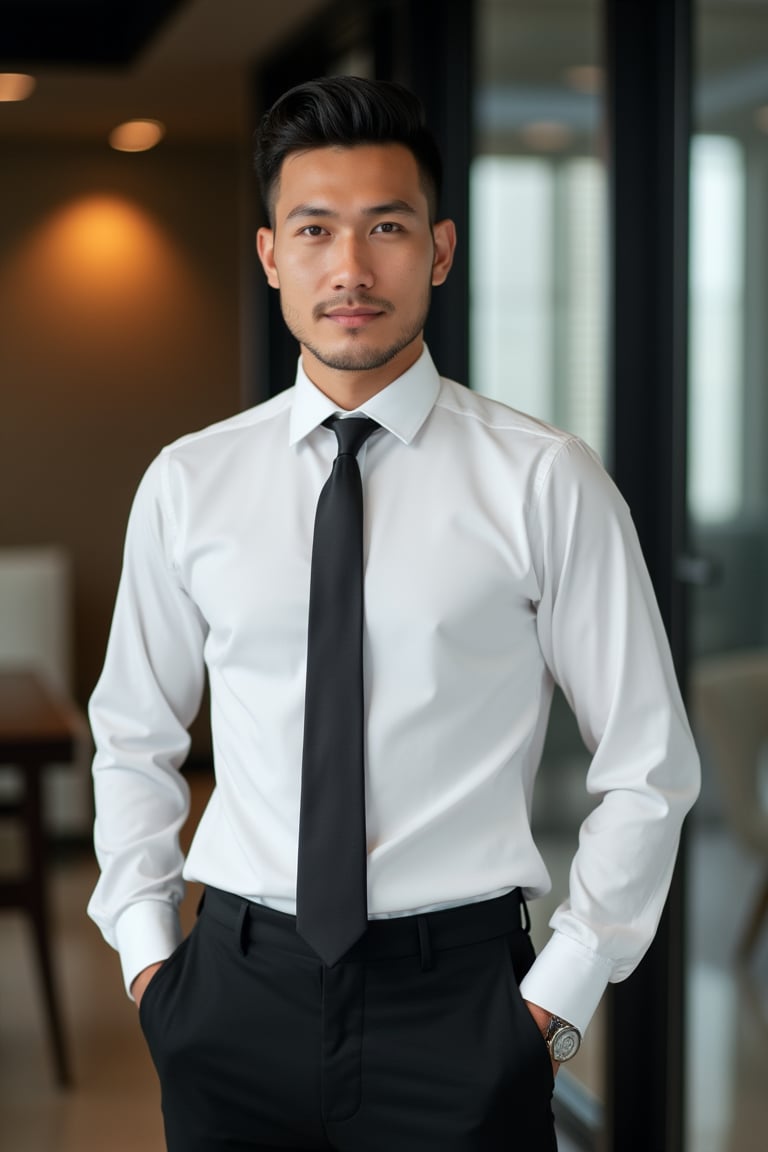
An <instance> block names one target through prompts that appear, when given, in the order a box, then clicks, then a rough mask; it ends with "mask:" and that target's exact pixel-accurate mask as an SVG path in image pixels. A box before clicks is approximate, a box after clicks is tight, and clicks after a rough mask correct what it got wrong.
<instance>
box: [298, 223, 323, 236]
mask: <svg viewBox="0 0 768 1152" xmlns="http://www.w3.org/2000/svg"><path fill="white" fill-rule="evenodd" d="M324 232H325V228H323V227H322V226H321V225H320V224H307V226H306V227H305V228H302V229H301V230H300V232H299V235H300V236H322V235H323V233H324Z"/></svg>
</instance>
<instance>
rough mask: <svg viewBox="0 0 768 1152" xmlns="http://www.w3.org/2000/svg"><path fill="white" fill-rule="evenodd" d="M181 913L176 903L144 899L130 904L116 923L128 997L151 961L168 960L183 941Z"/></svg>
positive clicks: (152, 962) (117, 940) (116, 936)
mask: <svg viewBox="0 0 768 1152" xmlns="http://www.w3.org/2000/svg"><path fill="white" fill-rule="evenodd" d="M181 939H182V933H181V923H180V921H179V913H178V910H177V909H176V907H175V905H173V904H166V903H164V902H163V901H161V900H144V901H142V902H141V903H140V904H131V905H129V906H128V908H126V910H125V912H123V914H122V916H121V917H120V919H119V920H118V921H117V924H116V925H115V940H116V943H117V950H118V952H119V953H120V964H121V967H122V969H123V980H124V982H125V990H126V992H127V993H128V996H129V997H130V998H131V1000H132V999H133V997H132V996H131V984H132V983H133V981H134V980H135V979H136V977H137V976H138V974H139V972H143V971H144V969H145V968H148V967H149V965H150V964H157V963H158V962H160V961H162V960H167V959H168V957H169V956H170V955H171V953H172V952H174V951H175V950H176V948H178V946H179V944H180V943H181Z"/></svg>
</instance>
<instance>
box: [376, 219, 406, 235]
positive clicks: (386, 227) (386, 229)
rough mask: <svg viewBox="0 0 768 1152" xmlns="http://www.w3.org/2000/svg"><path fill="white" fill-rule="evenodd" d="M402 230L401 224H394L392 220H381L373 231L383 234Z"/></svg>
mask: <svg viewBox="0 0 768 1152" xmlns="http://www.w3.org/2000/svg"><path fill="white" fill-rule="evenodd" d="M402 230H403V229H402V226H401V225H400V224H396V223H395V222H394V220H382V222H381V224H377V225H376V227H375V228H374V232H383V233H385V234H390V233H392V232H402Z"/></svg>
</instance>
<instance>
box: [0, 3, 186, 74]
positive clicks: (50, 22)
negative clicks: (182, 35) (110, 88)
mask: <svg viewBox="0 0 768 1152" xmlns="http://www.w3.org/2000/svg"><path fill="white" fill-rule="evenodd" d="M184 3H186V0H0V70H5V71H11V70H13V69H17V68H21V67H24V66H33V65H37V66H41V65H48V66H53V67H56V66H60V67H70V66H76V67H88V66H91V67H96V68H108V67H121V66H126V65H129V64H131V63H132V62H133V61H134V60H135V59H136V58H137V57H138V56H139V54H140V53H141V52H142V50H143V49H144V48H145V47H146V46H147V45H148V44H149V42H150V41H151V40H152V38H153V37H154V35H155V34H156V32H157V31H158V29H159V28H160V26H161V25H162V24H163V23H164V21H165V20H166V19H167V18H168V17H169V16H170V15H171V13H173V12H175V11H176V10H177V9H179V8H180V7H181V6H182V5H183V4H184Z"/></svg>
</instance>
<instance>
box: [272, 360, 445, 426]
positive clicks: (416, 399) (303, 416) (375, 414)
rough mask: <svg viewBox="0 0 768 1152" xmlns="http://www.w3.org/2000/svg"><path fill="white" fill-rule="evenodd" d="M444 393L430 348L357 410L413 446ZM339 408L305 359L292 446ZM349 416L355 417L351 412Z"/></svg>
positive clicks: (300, 368)
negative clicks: (306, 366)
mask: <svg viewBox="0 0 768 1152" xmlns="http://www.w3.org/2000/svg"><path fill="white" fill-rule="evenodd" d="M439 391H440V377H439V376H438V374H437V369H436V368H435V365H434V363H433V362H432V357H431V356H430V354H429V350H428V349H427V347H426V345H425V346H424V350H423V352H422V353H421V356H420V357H419V359H418V360H417V361H416V363H415V364H413V365H412V366H411V367H410V368H409V369H408V371H407V372H404V373H403V374H402V376H398V378H397V379H396V380H393V381H392V383H391V384H388V385H387V387H386V388H383V389H382V390H381V392H377V393H376V395H375V396H372V397H371V398H370V400H366V402H365V404H361V405H360V407H359V408H356V409H355V412H354V414H355V415H364V416H370V418H371V419H372V420H375V421H376V423H377V424H381V426H382V428H386V429H387V431H388V432H391V433H392V434H393V435H394V436H397V438H398V440H402V442H403V443H404V444H410V442H411V441H412V440H413V438H414V437H415V435H416V433H417V432H418V431H419V429H420V428H421V426H422V424H423V423H424V421H425V420H426V418H427V416H428V415H429V413H430V412H431V411H432V409H433V407H434V405H435V401H436V400H437V396H438V393H439ZM338 411H339V409H338V408H337V407H336V405H335V404H334V403H333V401H332V400H330V399H329V398H328V397H327V396H326V395H325V393H323V392H321V391H320V389H319V388H317V387H316V386H315V385H314V384H313V383H312V381H311V380H310V379H309V377H308V376H307V374H306V373H305V371H304V367H303V365H302V362H301V359H299V366H298V369H297V371H296V390H295V392H294V397H293V405H292V408H291V424H290V435H289V443H290V444H291V445H294V444H297V443H298V442H299V441H300V440H303V439H304V437H305V436H308V435H309V433H310V432H312V431H314V429H315V428H317V427H318V425H320V424H322V422H323V420H327V418H328V417H329V416H333V414H334V413H336V412H338ZM346 415H350V416H351V415H353V413H351V412H348V413H346Z"/></svg>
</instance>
